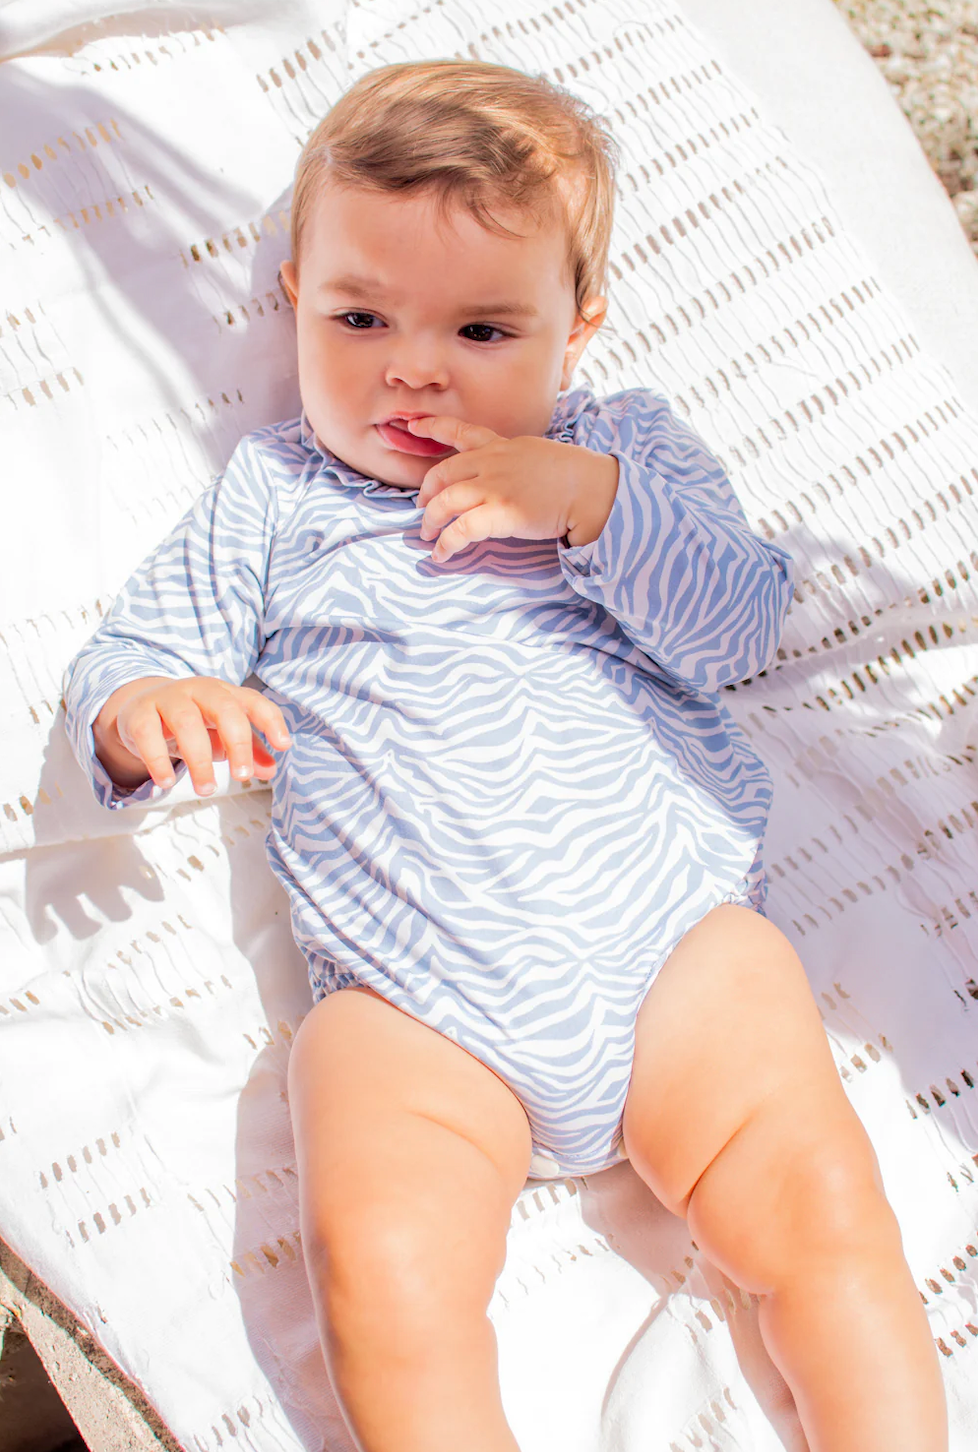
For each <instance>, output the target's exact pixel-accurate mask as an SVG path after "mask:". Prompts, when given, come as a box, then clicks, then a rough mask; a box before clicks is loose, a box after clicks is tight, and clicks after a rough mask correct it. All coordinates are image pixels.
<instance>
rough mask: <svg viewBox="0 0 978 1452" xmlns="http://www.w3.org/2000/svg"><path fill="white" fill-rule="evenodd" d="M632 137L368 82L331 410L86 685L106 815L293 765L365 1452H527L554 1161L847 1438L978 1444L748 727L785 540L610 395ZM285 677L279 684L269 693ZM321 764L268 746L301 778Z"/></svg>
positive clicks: (345, 144)
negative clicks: (664, 1259)
mask: <svg viewBox="0 0 978 1452" xmlns="http://www.w3.org/2000/svg"><path fill="white" fill-rule="evenodd" d="M616 154H617V148H616V146H615V143H614V141H613V140H612V138H611V137H610V136H609V135H608V134H607V133H606V131H605V130H604V129H603V127H602V125H601V123H600V120H599V118H598V117H596V116H595V115H594V114H593V112H591V111H590V109H589V108H588V107H587V106H586V105H585V104H584V103H583V102H582V101H580V100H579V99H578V98H576V97H574V96H573V95H571V94H570V93H568V92H567V91H564V90H562V89H559V88H557V87H556V86H553V85H551V84H550V83H549V82H547V81H546V80H545V79H544V78H542V77H531V76H527V75H523V74H521V73H520V72H518V71H515V70H511V69H509V68H508V67H504V66H497V65H490V64H487V63H481V62H469V61H458V62H456V61H430V62H419V63H406V64H398V65H391V66H385V67H383V68H381V69H378V70H375V71H372V72H370V73H369V74H367V75H365V76H363V77H362V78H361V79H360V80H359V81H357V82H356V84H354V85H353V86H352V87H351V89H350V90H349V91H348V92H347V93H346V94H345V95H344V96H343V97H342V98H341V100H340V101H339V102H338V103H337V104H336V105H335V106H334V107H333V109H332V110H331V111H330V112H329V114H328V115H327V116H326V118H325V119H324V120H323V122H322V123H321V124H320V126H319V127H318V128H317V130H316V131H315V132H314V133H313V135H312V137H311V138H310V140H309V142H308V144H307V145H306V147H305V149H304V151H303V154H302V157H301V159H300V161H299V165H298V169H297V174H296V185H295V193H294V201H293V214H292V260H291V261H289V262H286V263H284V264H283V267H282V281H283V284H284V287H285V289H286V291H287V292H288V295H289V298H290V299H291V301H292V304H293V306H294V308H295V314H296V323H297V333H298V369H299V385H300V392H301V398H302V414H301V416H300V417H299V418H297V419H291V420H289V421H287V422H284V423H279V424H274V425H271V426H269V427H266V428H262V429H258V430H257V431H255V432H253V433H251V434H249V435H248V436H246V437H245V438H244V439H243V440H242V441H241V442H240V444H239V445H238V447H237V449H236V450H235V451H234V454H233V455H232V457H231V459H230V461H229V463H228V465H227V468H226V470H225V471H224V473H223V475H222V476H221V477H220V478H219V479H218V480H217V482H216V483H214V484H213V485H212V487H210V488H209V489H207V490H205V491H204V492H203V493H202V494H201V495H200V497H199V498H198V499H197V501H196V503H195V504H194V505H193V506H192V507H191V509H190V510H189V511H188V512H187V514H186V516H185V517H184V518H183V519H182V520H181V521H180V522H179V523H178V524H177V525H175V526H174V528H173V530H172V531H171V532H170V534H169V536H168V537H167V538H166V539H165V540H164V541H163V543H162V544H161V545H160V546H159V547H158V548H157V549H156V551H155V552H154V553H153V554H152V555H151V556H150V557H149V558H148V559H147V560H146V561H145V562H144V563H143V565H142V566H141V567H140V569H139V570H138V571H137V572H136V573H135V574H134V575H133V577H132V578H131V579H130V580H129V581H128V582H127V584H126V586H125V587H124V588H123V590H122V591H121V593H120V595H119V597H118V599H117V601H116V603H115V605H114V606H113V608H112V609H111V611H110V612H109V614H108V615H107V616H106V618H105V619H104V621H103V622H102V624H101V625H100V626H99V628H98V630H97V631H96V632H95V634H94V636H93V637H92V639H91V641H90V642H89V643H88V644H87V645H86V646H85V648H84V649H83V650H82V651H81V652H80V654H79V655H78V657H77V658H76V660H75V661H74V662H73V664H72V666H71V667H70V669H69V672H68V676H67V679H66V706H67V711H68V724H69V728H70V731H71V733H72V739H73V742H74V746H75V750H76V752H77V755H78V758H79V760H80V761H81V762H82V763H83V765H84V766H85V768H86V770H87V771H88V772H89V774H90V777H91V780H92V782H93V785H94V787H95V790H96V792H97V794H98V796H99V799H100V800H101V801H102V802H103V803H104V804H105V805H106V806H108V807H120V806H123V805H125V804H127V803H133V802H141V801H145V800H147V798H150V797H157V796H159V795H160V794H161V793H162V792H164V791H165V790H166V789H167V788H168V787H170V786H172V784H173V783H174V781H175V779H176V776H177V774H179V772H181V771H182V770H184V769H186V770H187V771H189V773H190V776H191V779H192V781H193V784H194V786H195V788H196V790H197V792H198V793H199V794H200V795H202V796H206V795H207V794H208V793H210V792H212V791H213V790H214V774H213V769H212V762H213V761H214V760H218V759H224V758H226V759H227V760H228V762H229V765H230V771H231V774H232V776H233V777H235V778H239V779H242V780H244V779H249V778H259V779H261V780H265V781H269V780H270V781H272V786H273V808H272V826H271V830H270V832H269V837H268V853H269V859H270V862H271V866H272V870H273V871H274V872H275V874H276V875H277V876H278V877H279V879H280V880H281V881H282V883H283V884H284V886H285V888H286V889H287V891H288V893H289V897H290V900H291V911H292V924H293V930H294V933H295V937H296V940H297V942H298V943H299V945H300V947H301V949H302V951H303V953H304V954H305V956H306V958H307V960H308V963H309V969H310V976H311V982H312V986H313V993H314V998H315V1000H316V1002H315V1006H314V1007H313V1009H312V1010H311V1012H310V1013H309V1015H308V1016H307V1018H306V1019H305V1021H304V1022H303V1024H302V1027H301V1029H300V1031H299V1033H298V1034H297V1037H296V1041H295V1045H294V1048H293V1051H292V1057H291V1062H290V1072H289V1094H290V1106H291V1113H292V1118H293V1124H294V1129H295V1139H296V1146H297V1154H298V1164H299V1180H300V1187H301V1227H302V1239H303V1246H304V1252H305V1257H306V1264H307V1266H308V1271H309V1277H310V1282H311V1285H312V1290H313V1295H314V1298H315V1301H316V1305H317V1313H318V1315H319V1324H320V1331H321V1337H322V1342H323V1350H324V1354H325V1357H326V1361H327V1365H328V1367H329V1370H330V1374H331V1377H332V1381H333V1384H334V1387H335V1391H336V1393H337V1396H338V1398H339V1401H340V1405H341V1407H342V1409H343V1413H344V1416H345V1417H346V1419H347V1422H348V1425H349V1427H350V1430H351V1433H352V1436H353V1438H354V1439H355V1441H356V1444H357V1446H358V1447H359V1448H361V1449H363V1452H462V1449H464V1452H516V1449H517V1443H516V1441H515V1439H514V1436H513V1433H512V1431H511V1429H510V1428H509V1426H508V1424H507V1422H506V1418H505V1415H504V1411H503V1407H502V1402H501V1397H500V1389H499V1383H498V1375H497V1363H496V1343H495V1338H494V1333H493V1329H492V1324H491V1322H490V1320H489V1319H488V1317H487V1314H486V1312H487V1307H488V1304H489V1301H490V1299H491V1296H492V1293H493V1288H494V1284H495V1281H496V1278H497V1276H498V1274H499V1271H500V1269H501V1267H502V1265H503V1260H504V1256H505V1250H506V1232H507V1229H508V1226H509V1221H510V1214H511V1209H512V1206H513V1202H514V1199H515V1197H516V1195H517V1194H518V1192H519V1191H520V1190H521V1188H522V1187H523V1185H524V1184H525V1182H526V1180H527V1178H528V1176H535V1177H547V1176H554V1175H583V1174H589V1173H593V1172H597V1171H600V1170H602V1169H604V1168H606V1167H608V1166H611V1165H614V1164H616V1163H617V1162H618V1161H619V1160H620V1159H622V1158H628V1159H629V1160H630V1161H631V1164H632V1167H633V1168H634V1170H635V1172H636V1173H637V1174H638V1175H640V1176H641V1177H642V1179H643V1180H644V1181H645V1183H646V1184H647V1185H648V1186H649V1187H650V1188H651V1190H652V1191H653V1192H654V1193H655V1195H657V1196H658V1198H659V1199H660V1200H661V1201H662V1202H663V1204H664V1205H666V1206H667V1207H668V1208H669V1209H670V1210H671V1211H673V1212H674V1213H675V1214H677V1215H682V1216H685V1217H686V1219H687V1221H688V1223H689V1228H690V1231H691V1233H692V1235H693V1237H694V1239H695V1241H696V1243H697V1245H698V1246H699V1247H700V1249H701V1250H702V1252H703V1253H704V1255H706V1256H707V1257H709V1259H710V1260H711V1261H712V1262H713V1263H714V1264H715V1265H716V1266H717V1267H718V1268H719V1270H720V1271H721V1272H722V1273H723V1275H724V1276H725V1277H728V1278H729V1280H730V1282H732V1283H735V1284H736V1285H738V1286H740V1287H743V1288H745V1289H746V1290H747V1291H750V1292H754V1293H756V1295H757V1296H758V1297H759V1314H760V1325H761V1330H762V1334H763V1337H764V1340H765V1343H766V1345H767V1347H768V1350H769V1352H770V1355H771V1357H772V1359H773V1361H774V1362H775V1364H776V1365H777V1367H778V1368H779V1369H780V1371H781V1373H782V1374H783V1376H784V1378H785V1381H786V1383H787V1385H788V1387H789V1388H790V1390H791V1392H792V1393H793V1396H794V1399H795V1403H796V1406H797V1417H798V1421H799V1422H800V1426H801V1428H803V1429H804V1436H803V1437H802V1434H801V1432H800V1431H799V1433H798V1435H797V1438H796V1442H797V1445H798V1446H802V1445H805V1444H806V1443H807V1446H808V1447H810V1448H811V1449H812V1452H856V1449H857V1448H859V1449H868V1448H872V1449H880V1452H882V1449H886V1452H941V1449H943V1448H945V1447H946V1441H947V1433H946V1415H945V1406H944V1396H943V1386H942V1380H941V1375H940V1370H939V1367H938V1362H937V1355H936V1351H935V1349H934V1345H933V1342H932V1339H931V1336H930V1334H929V1331H928V1325H927V1321H926V1317H925V1313H924V1310H923V1308H922V1306H921V1302H920V1297H919V1295H918V1293H917V1291H916V1289H915V1286H914V1283H913V1280H912V1277H911V1275H910V1271H909V1269H908V1267H907V1265H906V1262H905V1260H904V1258H903V1253H902V1246H901V1239H900V1233H899V1229H898V1227H897V1224H896V1221H895V1218H894V1216H893V1213H892V1211H891V1209H890V1207H889V1205H888V1204H887V1201H886V1198H885V1196H884V1192H883V1186H882V1182H881V1179H880V1175H879V1170H878V1166H877V1162H876V1159H875V1156H874V1153H873V1150H872V1148H871V1146H870V1143H869V1141H868V1139H867V1136H866V1134H865V1132H864V1130H863V1128H862V1126H861V1123H860V1121H859V1120H858V1118H857V1117H856V1115H855V1113H854V1111H853V1110H852V1108H851V1107H850V1104H849V1101H848V1099H847V1097H846V1095H845V1093H844V1091H843V1088H842V1085H841V1083H840V1080H839V1075H838V1073H837V1071H836V1069H835V1066H834V1063H833V1059H832V1055H831V1052H830V1050H829V1046H828V1042H827V1040H826V1036H825V1033H824V1030H823V1028H822V1025H821V1020H820V1018H819V1014H818V1010H817V1008H816V1006H815V1003H814V1000H813V998H812V994H811V992H810V989H809V986H808V983H807V980H806V977H805V974H804V971H803V970H802V967H801V964H800V963H799V960H798V958H797V957H796V955H795V953H794V951H793V950H792V948H791V946H790V944H789V943H788V942H787V940H786V939H785V938H784V937H783V936H782V934H781V933H780V932H779V931H778V930H777V929H776V928H775V927H774V926H773V925H772V923H770V922H769V921H768V920H767V919H766V918H765V917H764V916H763V915H762V904H763V899H764V875H763V868H762V862H761V846H762V840H763V835H764V828H765V821H766V817H767V813H768V808H769V804H770V796H771V784H770V778H769V776H768V773H767V771H766V769H765V767H764V766H763V764H762V763H761V761H760V760H759V759H758V758H757V756H756V755H755V754H754V752H753V750H752V748H751V746H750V744H749V742H748V740H747V739H746V737H745V736H744V735H743V733H742V732H741V731H740V730H739V729H738V727H737V726H736V725H735V723H734V722H733V720H732V718H731V717H730V715H729V713H728V712H727V710H726V709H725V708H724V706H723V705H721V702H720V697H719V694H718V693H719V691H720V688H721V687H722V686H724V685H726V684H727V683H730V682H734V681H741V680H743V679H745V678H746V677H749V676H753V675H755V674H757V672H758V671H760V670H762V669H763V668H764V666H765V664H766V663H767V662H768V661H769V660H770V659H771V657H772V655H773V654H774V652H775V650H776V647H777V643H778V637H779V632H780V630H781V627H782V624H783V620H784V616H785V613H786V611H787V608H788V604H789V601H790V598H791V565H790V560H789V558H788V556H787V555H786V554H785V552H784V551H783V550H782V549H780V548H779V547H778V546H776V545H774V544H769V543H765V542H764V541H763V540H761V539H759V538H758V537H756V536H755V535H754V534H753V533H752V531H751V530H750V529H749V528H748V526H747V523H746V521H745V517H744V513H743V511H742V509H741V507H740V505H739V503H738V501H737V498H736V496H735V494H734V492H733V490H732V488H731V485H730V483H729V481H728V480H727V478H726V477H725V475H724V473H723V470H722V469H721V467H720V466H719V464H718V462H717V460H716V459H715V458H714V457H712V455H711V454H710V453H709V452H708V451H707V450H706V449H705V448H704V446H703V444H702V443H701V442H700V440H699V439H698V438H697V436H696V435H695V434H694V433H693V432H692V431H691V430H690V429H689V428H688V427H687V426H686V425H685V424H683V423H681V422H680V421H679V420H677V419H676V418H675V417H674V416H673V415H672V414H671V412H670V410H669V408H668V405H667V404H666V402H665V401H664V400H663V399H662V398H661V397H660V396H659V395H658V394H656V393H654V392H651V391H649V390H646V389H642V388H634V389H627V390H624V391H623V392H619V393H616V394H613V395H612V396H611V397H608V398H604V399H599V398H596V397H595V396H594V394H593V393H592V392H591V390H590V389H588V388H583V387H578V388H575V389H571V387H570V384H571V379H572V376H573V373H574V368H575V365H576V364H577V362H578V360H579V358H580V356H581V354H582V352H583V350H584V348H585V347H586V345H587V343H588V341H589V339H590V338H591V337H592V336H593V334H594V332H595V330H596V329H597V328H598V327H600V325H601V323H602V321H603V319H604V316H605V302H606V299H605V297H604V296H603V295H602V286H603V281H604V277H605V273H606V268H607V259H608V247H609V237H610V233H611V223H612V206H613V197H614V172H615V164H616ZM252 673H254V676H255V677H256V678H257V680H258V681H259V682H260V684H261V686H262V689H261V690H257V689H252V688H251V687H248V686H245V685H243V684H242V683H243V682H244V681H245V680H246V679H247V678H249V677H250V676H251V675H252ZM277 752H278V753H282V755H280V756H276V753H277Z"/></svg>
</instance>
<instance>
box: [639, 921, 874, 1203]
mask: <svg viewBox="0 0 978 1452" xmlns="http://www.w3.org/2000/svg"><path fill="white" fill-rule="evenodd" d="M751 1121H753V1122H755V1123H756V1124H760V1125H763V1131H762V1133H761V1136H760V1139H759V1149H760V1158H755V1159H754V1160H753V1161H751V1160H750V1159H749V1158H744V1159H743V1163H744V1164H756V1167H757V1168H758V1170H759V1171H762V1169H763V1167H764V1166H766V1165H767V1164H768V1163H774V1162H776V1161H777V1158H778V1154H779V1146H778V1145H777V1144H775V1143H772V1136H774V1137H776V1136H779V1135H780V1136H784V1137H785V1138H788V1137H790V1138H791V1140H792V1142H793V1147H794V1148H798V1147H799V1146H800V1145H801V1144H803V1143H804V1141H805V1138H806V1135H811V1136H813V1143H814V1137H818V1138H821V1139H824V1137H826V1136H831V1135H833V1134H835V1135H838V1136H840V1137H841V1138H842V1139H848V1140H851V1141H858V1151H859V1153H860V1154H864V1153H865V1152H866V1145H865V1143H864V1141H865V1136H864V1135H862V1132H861V1128H860V1126H859V1124H858V1120H857V1119H856V1116H855V1113H854V1111H853V1110H852V1108H851V1106H850V1104H849V1101H848V1099H847V1097H846V1094H845V1091H844V1089H843V1088H842V1084H841V1082H840V1080H839V1074H838V1071H837V1069H836V1067H835V1063H834V1060H833V1058H832V1053H831V1050H830V1048H829V1044H828V1040H827V1038H826V1035H825V1030H824V1028H823V1027H822V1021H821V1017H820V1015H819V1011H818V1008H817V1006H816V1004H815V1000H814V997H813V995H812V991H811V988H810V987H809V984H808V980H807V978H806V976H805V971H804V969H803V967H802V964H801V962H800V960H799V958H798V955H797V954H796V953H795V951H794V949H793V948H792V946H791V944H790V943H789V942H788V940H787V939H786V938H785V937H784V935H783V934H782V933H781V932H780V930H779V929H778V928H776V927H775V926H774V924H773V923H771V922H769V921H768V920H767V919H766V918H764V917H762V916H761V915H760V914H759V913H756V912H754V911H752V910H751V909H750V908H745V907H737V906H734V905H732V904H727V905H724V906H722V907H719V908H715V909H714V910H713V912H711V913H709V914H708V915H707V916H706V917H705V918H704V919H703V920H702V921H701V922H699V923H697V925H696V926H695V927H694V928H692V929H691V930H690V932H688V933H687V934H686V936H685V937H684V938H683V939H682V940H681V942H680V943H679V944H678V946H677V947H676V948H675V949H674V950H673V952H672V953H671V954H670V956H669V957H668V959H667V960H666V962H665V963H664V964H663V966H662V968H661V969H660V970H659V972H658V974H657V976H656V977H655V979H654V980H653V982H652V985H651V987H650V988H649V991H648V993H647V995H646V997H645V1000H644V1001H643V1004H642V1007H641V1009H640V1010H639V1014H638V1021H637V1025H636V1039H635V1059H634V1065H633V1070H632V1076H631V1080H630V1083H629V1089H628V1096H627V1099H626V1102H625V1110H624V1120H623V1130H624V1142H625V1148H626V1150H627V1152H628V1157H629V1159H630V1160H631V1162H632V1164H633V1166H634V1168H635V1169H636V1171H637V1172H638V1173H639V1174H640V1175H641V1177H642V1179H644V1180H645V1182H646V1184H648V1185H649V1186H650V1188H651V1189H652V1190H653V1192H654V1193H655V1194H656V1195H657V1196H658V1198H659V1199H660V1200H662V1202H663V1204H665V1205H666V1206H668V1208H669V1209H671V1210H672V1211H673V1212H674V1213H676V1214H685V1213H686V1209H687V1206H688V1204H689V1200H690V1195H691V1193H692V1191H693V1189H694V1186H695V1185H696V1183H697V1181H698V1180H699V1179H700V1177H701V1176H702V1175H703V1173H704V1171H705V1170H706V1169H707V1167H708V1166H709V1165H710V1164H711V1163H712V1162H713V1161H714V1160H715V1159H716V1158H717V1156H719V1155H720V1154H721V1152H722V1151H724V1150H725V1148H727V1147H728V1146H729V1145H730V1142H731V1140H732V1139H733V1137H734V1136H735V1135H737V1134H738V1132H741V1131H743V1130H744V1129H745V1126H747V1125H748V1124H749V1123H750V1122H751ZM768 1157H770V1159H768Z"/></svg>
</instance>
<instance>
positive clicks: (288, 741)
mask: <svg viewBox="0 0 978 1452" xmlns="http://www.w3.org/2000/svg"><path fill="white" fill-rule="evenodd" d="M278 744H279V746H281V747H283V748H284V747H286V746H291V745H292V737H291V736H280V737H279V738H278Z"/></svg>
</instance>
